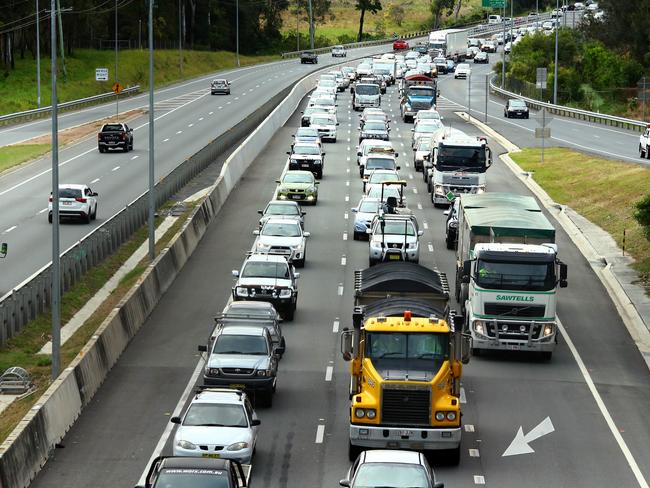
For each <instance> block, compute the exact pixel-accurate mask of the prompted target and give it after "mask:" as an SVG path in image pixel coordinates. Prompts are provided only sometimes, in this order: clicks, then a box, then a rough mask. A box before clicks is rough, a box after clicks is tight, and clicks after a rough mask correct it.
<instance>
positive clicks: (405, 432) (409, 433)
mask: <svg viewBox="0 0 650 488" xmlns="http://www.w3.org/2000/svg"><path fill="white" fill-rule="evenodd" d="M399 435H401V436H405V435H406V436H412V435H413V431H412V430H400V431H399Z"/></svg>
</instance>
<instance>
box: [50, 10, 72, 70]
mask: <svg viewBox="0 0 650 488" xmlns="http://www.w3.org/2000/svg"><path fill="white" fill-rule="evenodd" d="M56 7H57V9H58V17H59V43H60V44H61V69H62V71H63V81H64V82H65V81H67V80H68V70H67V69H66V68H65V51H64V49H63V20H62V19H61V2H60V0H56ZM68 10H72V9H71V8H70V9H66V11H68ZM52 15H54V14H52ZM55 28H56V24H55Z"/></svg>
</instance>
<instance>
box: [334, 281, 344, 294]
mask: <svg viewBox="0 0 650 488" xmlns="http://www.w3.org/2000/svg"><path fill="white" fill-rule="evenodd" d="M336 291H337V293H338V294H339V296H340V297H342V296H343V283H339V286H338V288H337V290H336Z"/></svg>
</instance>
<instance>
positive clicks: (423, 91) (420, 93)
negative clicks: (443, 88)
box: [409, 86, 434, 97]
mask: <svg viewBox="0 0 650 488" xmlns="http://www.w3.org/2000/svg"><path fill="white" fill-rule="evenodd" d="M433 94H434V91H433V88H430V87H428V86H412V87H411V88H409V95H410V96H413V97H433Z"/></svg>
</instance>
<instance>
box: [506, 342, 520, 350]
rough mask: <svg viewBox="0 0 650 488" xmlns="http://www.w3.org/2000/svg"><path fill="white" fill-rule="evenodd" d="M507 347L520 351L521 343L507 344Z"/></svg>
mask: <svg viewBox="0 0 650 488" xmlns="http://www.w3.org/2000/svg"><path fill="white" fill-rule="evenodd" d="M506 349H508V350H510V351H520V350H521V346H520V345H519V344H507V345H506Z"/></svg>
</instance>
